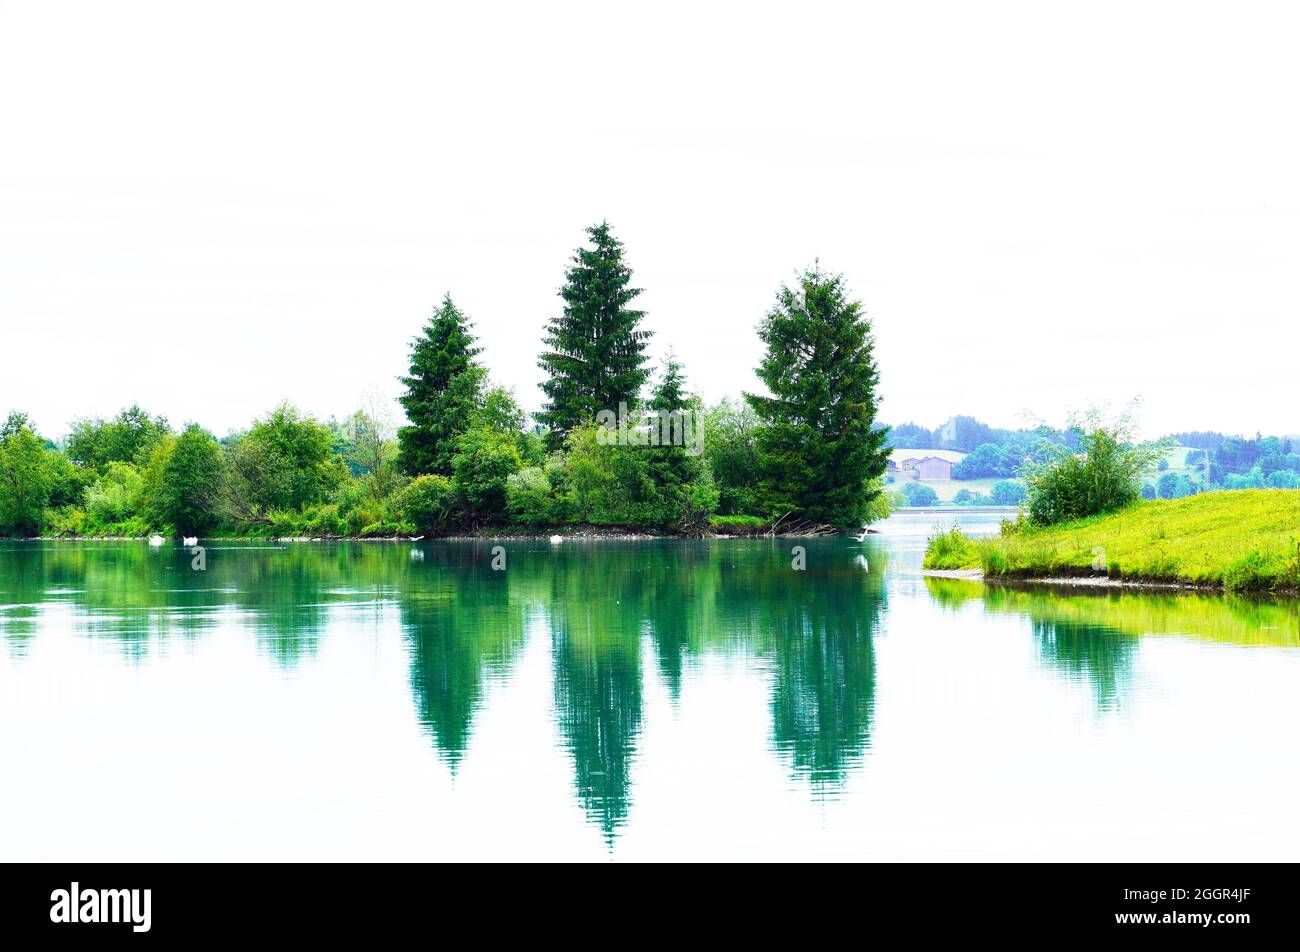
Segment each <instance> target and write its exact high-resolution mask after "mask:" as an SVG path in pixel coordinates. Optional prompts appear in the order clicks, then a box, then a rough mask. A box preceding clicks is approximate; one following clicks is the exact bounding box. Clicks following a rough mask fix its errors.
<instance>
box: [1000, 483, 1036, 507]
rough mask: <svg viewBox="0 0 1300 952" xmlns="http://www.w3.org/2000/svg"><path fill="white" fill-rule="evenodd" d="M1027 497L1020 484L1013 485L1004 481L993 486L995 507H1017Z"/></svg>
mask: <svg viewBox="0 0 1300 952" xmlns="http://www.w3.org/2000/svg"><path fill="white" fill-rule="evenodd" d="M1028 495H1029V493H1028V491H1027V490H1026V489H1025V487H1024V484H1022V483H1013V482H1011V481H1010V480H1006V479H1004V480H1001V481H999V482H996V483H994V484H993V492H992V496H993V504H994V505H995V506H1018V505H1020V504H1021V503H1022V502H1024V501H1025V499H1026V498H1027V497H1028Z"/></svg>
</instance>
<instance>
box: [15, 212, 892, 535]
mask: <svg viewBox="0 0 1300 952" xmlns="http://www.w3.org/2000/svg"><path fill="white" fill-rule="evenodd" d="M587 238H588V241H587V243H586V244H585V245H584V246H583V247H580V248H579V249H578V250H577V251H576V252H575V254H574V256H573V258H572V260H571V262H570V265H569V267H568V269H567V271H566V273H565V276H564V284H563V286H562V288H561V290H560V297H561V301H562V308H561V309H560V310H559V313H557V314H556V315H555V316H553V317H552V318H551V319H550V320H549V321H548V322H546V324H545V326H544V328H541V353H540V355H539V358H538V364H539V366H540V367H541V369H542V370H543V371H545V374H546V379H545V380H544V382H543V384H542V389H543V392H544V393H545V396H546V404H545V406H544V407H542V408H541V410H540V412H538V413H536V414H535V416H534V417H533V418H532V419H531V420H530V418H529V415H528V414H526V413H525V412H524V410H523V408H522V407H521V406H520V404H519V402H518V400H517V399H516V397H515V395H514V393H513V391H512V390H511V389H510V388H509V387H507V386H504V385H501V384H500V383H494V382H492V380H491V378H490V374H489V370H488V368H487V367H485V366H484V365H483V363H482V362H481V360H480V355H481V349H480V347H479V346H478V344H477V341H476V339H475V336H474V330H473V324H472V322H471V320H470V319H469V317H468V316H467V315H466V314H464V313H463V312H462V311H461V310H460V309H459V307H458V306H457V305H456V303H455V302H454V300H453V299H452V297H451V295H450V294H448V295H447V296H446V297H444V298H443V300H442V302H441V304H440V305H439V306H438V307H437V309H436V310H435V312H434V314H433V316H432V317H431V318H430V320H429V321H428V323H427V325H426V326H425V327H424V328H423V330H422V332H421V333H420V334H419V335H418V336H417V337H416V338H415V340H414V342H413V344H412V346H411V350H410V355H409V371H408V373H407V374H406V375H405V376H403V377H402V378H401V382H402V384H403V387H404V391H403V394H402V396H401V398H400V402H401V404H402V407H403V409H404V410H405V415H406V421H405V424H404V425H402V426H400V427H394V426H393V425H392V424H391V422H390V421H389V419H388V415H387V414H386V413H385V412H384V411H383V409H382V402H381V401H378V400H375V401H372V405H371V406H368V407H366V408H363V409H361V410H359V411H358V412H357V413H355V414H354V415H353V416H352V417H351V418H350V419H347V420H344V421H338V420H330V421H320V420H317V419H314V418H312V417H311V416H309V415H306V414H304V413H303V412H301V411H300V410H299V409H297V408H296V407H294V406H293V405H291V404H287V403H286V404H283V405H281V406H278V407H275V408H273V409H271V410H270V411H269V412H268V413H267V414H266V415H265V416H264V417H262V418H261V419H258V420H256V421H254V422H253V423H252V425H251V426H249V427H248V429H247V430H245V431H243V432H236V433H230V434H228V435H227V436H225V437H222V438H218V437H216V436H214V435H213V434H212V433H210V432H209V431H208V430H206V429H204V428H203V427H202V426H201V425H199V424H198V423H188V424H186V425H185V426H183V427H182V428H180V430H179V432H177V431H175V430H174V429H173V428H172V427H171V426H170V425H169V423H168V421H167V420H166V419H165V418H164V417H162V416H154V415H151V414H149V413H148V412H146V411H144V410H142V409H141V408H140V407H138V406H132V407H130V408H128V409H125V410H123V411H121V412H120V413H119V414H117V416H115V417H112V418H109V419H105V418H102V417H92V418H87V419H82V420H79V421H77V422H76V423H75V424H74V425H73V426H72V430H71V433H70V434H68V435H67V437H66V438H64V439H62V440H60V441H58V442H57V443H56V442H55V441H52V440H48V439H45V438H44V437H42V436H40V435H38V434H37V433H36V432H34V430H33V427H32V425H31V423H30V420H29V418H28V417H27V416H26V415H25V414H23V413H21V412H18V411H14V412H11V413H10V414H9V416H8V419H7V420H6V422H5V423H4V426H3V429H2V430H0V535H7V536H18V537H34V536H41V537H62V538H85V537H99V538H110V537H111V538H141V537H145V536H148V535H150V534H152V533H162V534H165V535H172V536H177V535H180V536H200V535H201V536H204V537H218V536H219V537H254V538H280V539H286V538H303V539H333V538H402V537H407V536H416V535H442V536H448V535H458V534H461V535H463V534H486V535H494V534H506V533H541V532H549V531H554V530H560V531H570V532H610V533H653V534H673V535H685V536H699V535H709V534H724V535H743V534H759V533H790V534H799V533H823V532H832V531H836V530H841V529H852V530H855V531H856V530H859V529H860V528H861V527H862V526H863V525H865V524H867V523H869V522H871V521H873V520H875V519H879V518H882V517H883V516H885V515H887V514H888V512H889V507H890V500H889V498H888V496H887V495H886V492H885V490H884V474H885V469H886V463H887V458H888V449H887V448H886V445H885V444H886V439H887V430H886V428H884V427H882V426H881V425H879V424H878V423H877V421H876V416H877V410H878V395H877V386H878V382H879V374H878V370H877V367H876V361H875V357H874V353H873V349H874V341H873V338H872V331H871V324H870V321H869V320H868V319H867V317H866V316H865V314H864V312H863V309H862V306H861V304H860V303H859V302H858V301H856V300H853V299H852V298H851V296H850V294H849V291H848V289H847V286H846V282H845V279H844V278H843V277H842V276H841V275H838V274H832V273H828V272H826V271H823V270H822V269H821V268H820V266H818V265H814V266H813V267H811V268H810V269H808V270H806V271H804V272H803V273H802V274H800V275H799V276H798V279H797V280H796V281H795V282H793V284H792V285H791V286H786V285H782V286H781V287H780V289H779V290H778V292H777V295H776V300H775V302H774V304H773V306H772V308H771V310H770V311H769V312H768V313H767V314H766V315H765V316H763V317H762V319H761V321H760V322H759V326H758V333H759V336H760V338H761V339H762V341H763V343H764V345H765V347H766V353H765V355H764V357H763V359H762V362H761V364H760V366H759V367H758V368H757V376H758V378H759V380H760V381H761V382H762V384H763V385H765V387H766V392H754V393H745V394H744V395H743V396H742V397H741V398H739V399H724V400H722V401H721V402H720V403H718V404H716V405H713V406H705V405H704V403H703V401H702V400H701V399H700V398H699V397H698V396H695V395H693V394H692V393H691V391H690V389H689V384H688V378H687V376H686V372H685V369H684V368H683V367H682V365H681V364H680V362H678V361H677V360H676V359H675V358H674V357H673V356H672V355H671V352H669V355H668V357H667V358H666V359H665V361H664V362H663V365H662V367H661V368H660V369H659V372H658V373H657V374H652V372H651V368H650V366H649V360H648V357H647V354H646V349H647V344H648V342H649V340H650V338H651V333H652V332H651V330H650V329H648V327H647V322H646V315H645V313H644V312H643V311H640V310H637V309H636V308H635V307H634V304H635V301H636V298H637V296H638V295H639V294H640V290H639V289H638V288H636V287H634V286H633V284H632V271H631V269H630V268H629V266H628V265H627V263H626V261H625V255H624V248H623V244H622V243H621V242H620V241H619V240H618V239H617V238H616V237H615V236H614V233H613V231H612V230H611V228H610V226H609V225H608V224H607V223H601V224H599V225H596V226H594V227H592V228H589V229H588V230H587ZM602 414H610V415H614V414H617V415H619V417H620V422H619V431H618V434H617V435H618V436H619V437H620V439H613V438H612V437H613V436H615V435H616V434H614V433H613V432H612V431H611V427H610V424H608V423H607V422H602V421H603V419H605V418H602ZM682 416H687V417H689V419H690V421H691V423H692V424H693V432H694V433H695V434H697V436H698V440H697V443H696V444H695V445H685V441H681V440H669V441H665V440H656V439H654V438H653V431H654V430H655V421H657V420H660V419H664V420H667V419H670V418H673V419H676V418H680V417H682ZM665 431H667V428H666V427H665ZM678 432H680V431H678Z"/></svg>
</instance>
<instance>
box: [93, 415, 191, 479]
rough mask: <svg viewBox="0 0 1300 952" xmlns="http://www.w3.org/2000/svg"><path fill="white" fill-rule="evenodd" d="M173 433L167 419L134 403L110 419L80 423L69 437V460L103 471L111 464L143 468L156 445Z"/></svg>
mask: <svg viewBox="0 0 1300 952" xmlns="http://www.w3.org/2000/svg"><path fill="white" fill-rule="evenodd" d="M170 432H171V428H170V427H169V426H168V425H167V420H166V418H165V417H161V416H158V417H151V416H149V414H148V413H146V412H145V411H144V410H142V409H140V407H139V405H137V404H133V405H131V406H129V407H127V408H126V409H125V410H123V411H122V412H121V413H119V414H118V415H117V416H116V417H114V418H113V419H111V420H101V419H92V420H78V421H77V422H76V423H74V424H73V425H72V433H71V434H70V435H69V436H68V444H67V452H68V457H69V459H71V460H72V461H73V462H75V463H80V464H81V465H83V466H88V467H90V468H92V469H95V470H97V471H99V472H101V473H102V472H103V471H104V469H105V467H106V466H108V464H109V463H114V462H117V463H132V464H135V465H137V466H139V465H142V464H143V463H145V462H146V461H147V459H148V454H149V452H150V451H151V450H152V449H153V446H154V444H155V443H157V442H158V441H159V440H160V439H162V438H163V437H164V436H166V435H167V434H168V433H170Z"/></svg>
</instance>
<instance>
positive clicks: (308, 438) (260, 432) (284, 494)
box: [228, 403, 344, 518]
mask: <svg viewBox="0 0 1300 952" xmlns="http://www.w3.org/2000/svg"><path fill="white" fill-rule="evenodd" d="M332 443H333V435H332V434H331V433H330V430H329V427H327V426H325V425H324V424H322V423H318V422H317V421H316V420H314V419H312V418H311V417H308V416H304V415H303V414H301V413H300V412H299V411H298V410H297V409H296V408H294V407H293V406H292V405H290V404H287V403H285V404H281V405H280V406H278V407H276V408H275V409H274V410H272V411H271V412H270V413H269V414H268V415H267V416H266V418H265V419H262V420H257V421H256V422H254V423H253V426H252V427H251V428H250V429H249V431H248V433H247V434H245V435H244V436H243V437H242V438H241V439H239V440H238V441H237V442H236V443H235V444H234V445H233V447H232V448H231V450H230V468H231V473H230V476H231V482H230V485H229V487H228V488H229V499H228V504H229V505H230V508H231V510H232V514H234V515H237V516H239V517H242V518H256V517H258V516H262V515H265V514H266V513H267V512H269V511H272V510H297V509H301V508H303V507H304V506H309V505H312V504H314V503H317V502H319V501H320V500H321V499H323V498H324V497H325V495H326V494H327V493H328V492H329V491H330V490H331V489H333V488H334V487H335V486H337V485H338V483H339V481H340V480H341V479H342V478H343V473H344V469H343V467H342V464H341V463H340V462H339V461H337V460H336V458H334V457H333V456H332V454H331V446H332Z"/></svg>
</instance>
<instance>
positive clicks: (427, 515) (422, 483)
mask: <svg viewBox="0 0 1300 952" xmlns="http://www.w3.org/2000/svg"><path fill="white" fill-rule="evenodd" d="M455 505H456V494H455V490H454V489H453V487H452V484H451V480H450V479H448V478H447V477H446V476H436V475H429V476H417V477H416V478H415V479H413V480H411V481H410V482H409V483H408V484H407V485H406V487H405V488H404V489H402V491H401V492H400V493H398V495H397V499H396V504H395V507H396V509H397V511H398V512H399V513H400V514H401V517H402V519H403V520H404V521H406V522H408V523H410V524H411V525H412V526H414V527H415V529H416V531H417V532H437V531H439V530H441V529H443V528H445V527H446V525H447V522H448V520H449V519H450V517H451V513H452V511H453V509H454V508H455Z"/></svg>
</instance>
